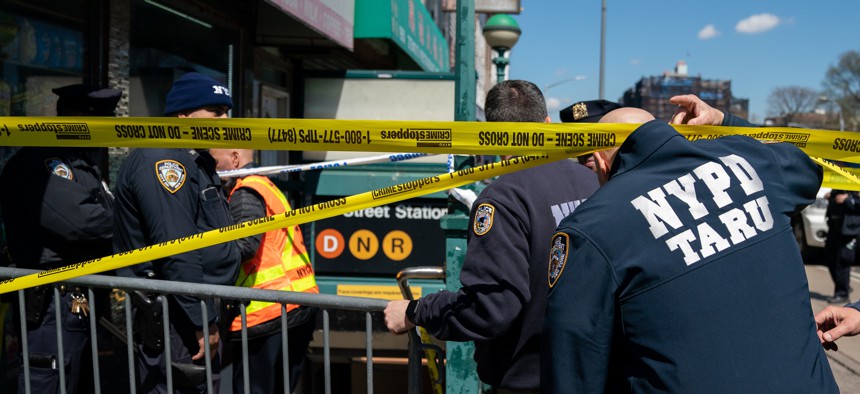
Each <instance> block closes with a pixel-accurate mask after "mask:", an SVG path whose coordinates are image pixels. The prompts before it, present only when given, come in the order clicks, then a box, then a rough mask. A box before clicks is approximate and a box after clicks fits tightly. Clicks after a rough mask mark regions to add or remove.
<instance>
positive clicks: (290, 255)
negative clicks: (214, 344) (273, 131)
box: [210, 149, 319, 393]
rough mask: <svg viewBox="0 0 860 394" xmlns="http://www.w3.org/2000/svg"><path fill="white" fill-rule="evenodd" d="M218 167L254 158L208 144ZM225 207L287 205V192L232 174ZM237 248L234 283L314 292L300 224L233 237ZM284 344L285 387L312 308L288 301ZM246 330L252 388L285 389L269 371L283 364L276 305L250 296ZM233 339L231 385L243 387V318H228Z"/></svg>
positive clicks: (258, 213)
mask: <svg viewBox="0 0 860 394" xmlns="http://www.w3.org/2000/svg"><path fill="white" fill-rule="evenodd" d="M210 152H211V153H212V157H214V158H215V160H216V161H217V162H218V165H217V169H218V171H227V170H238V169H250V168H254V167H256V166H257V165H256V164H255V163H254V151H253V150H251V149H211V150H210ZM226 186H227V187H226V189H227V190H228V191H229V196H230V197H229V200H230V213H231V214H232V215H233V220H234V221H235V222H236V223H241V222H245V221H248V220H252V219H258V218H261V217H266V216H272V215H277V214H280V213H284V212H286V211H289V210H290V209H291V208H290V204H289V202H287V197H286V196H284V194H283V193H282V192H281V190H280V189H278V187H277V186H275V184H274V183H272V181H271V180H269V178H268V177H265V176H261V175H247V176H242V177H232V178H229V179H228V181H227V185H226ZM237 244H238V245H239V250H240V251H241V254H242V268H241V270H240V271H239V278H238V279H237V280H236V286H244V287H252V288H255V289H269V290H281V291H297V292H305V293H314V294H317V293H319V287H317V282H316V279H315V277H314V269H313V267H312V266H311V260H310V257H308V251H307V248H306V247H305V244H304V240H303V238H302V230H301V229H300V228H299V226H297V225H295V226H290V227H287V228H282V229H278V230H272V231H269V232H266V233H263V234H258V235H254V236H251V237H246V238H240V239H238V240H237ZM286 309H287V326H288V329H287V349H288V357H287V360H288V362H289V368H290V375H289V381H290V390H289V392H293V391H295V389H296V385H297V384H298V381H299V376H301V371H302V365H303V364H304V360H305V355H306V354H307V351H308V344H309V343H310V342H311V339H313V333H314V329H315V327H316V313H317V308H313V307H307V306H301V305H295V304H287V305H286ZM245 312H246V317H247V320H246V321H247V330H248V373H249V379H248V385H249V387H250V389H251V392H252V393H279V392H284V387H283V383H284V379H283V376H281V375H280V374H274V373H272V371H281V370H282V369H283V354H282V349H283V347H282V343H281V319H280V318H281V305H280V304H277V303H270V302H260V301H251V303H250V304H248V305H247V307H246V308H245ZM229 330H230V334H231V335H230V339H231V340H233V346H232V350H233V352H232V354H233V360H232V361H233V391H234V392H236V393H240V392H243V390H244V383H245V380H244V374H243V371H242V344H241V343H239V342H238V340H239V339H241V336H240V335H239V334H240V332H241V330H242V318H241V316H237V317H236V318H235V319H233V321H232V323H231V324H230V328H229Z"/></svg>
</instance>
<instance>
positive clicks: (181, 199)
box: [114, 149, 240, 326]
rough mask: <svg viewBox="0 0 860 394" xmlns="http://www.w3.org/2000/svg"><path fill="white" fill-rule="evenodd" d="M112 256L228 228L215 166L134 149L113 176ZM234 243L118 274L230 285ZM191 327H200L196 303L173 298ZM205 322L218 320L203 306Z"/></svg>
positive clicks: (174, 152)
mask: <svg viewBox="0 0 860 394" xmlns="http://www.w3.org/2000/svg"><path fill="white" fill-rule="evenodd" d="M116 190H117V192H116V193H117V195H116V220H115V229H116V232H115V237H114V251H115V252H123V251H127V250H131V249H137V248H140V247H143V246H147V245H154V244H157V243H161V242H165V241H170V240H174V239H176V238H180V237H184V236H189V235H193V234H198V233H201V232H205V231H209V230H214V229H217V228H221V227H226V226H229V225H231V224H233V220H232V219H231V217H230V212H229V209H228V207H227V200H226V198H225V196H224V193H223V191H222V189H221V180H220V179H219V178H218V175H217V174H216V172H215V161H214V159H212V156H210V155H209V153H208V152H197V151H195V150H193V149H136V150H134V151H132V153H131V154H130V155H129V156H128V158H127V159H126V160H125V161H124V162H123V164H122V167H121V168H120V170H119V174H118V176H117V188H116ZM239 264H240V260H239V250H238V248H237V247H236V243H235V242H234V241H230V242H225V243H222V244H218V245H213V246H210V247H207V248H203V249H198V250H193V251H190V252H186V253H180V254H175V255H172V256H170V257H166V258H163V259H159V260H156V261H150V262H145V263H141V264H138V265H134V266H131V267H127V268H121V269H119V270H117V273H118V274H119V275H121V276H136V277H147V275H148V274H149V273H152V274H153V275H154V276H155V278H156V279H167V280H174V281H181V282H192V283H207V284H216V285H233V284H234V282H235V280H236V274H237V273H238V269H239ZM175 299H176V301H177V302H178V303H179V305H180V306H181V307H182V309H183V310H184V311H185V313H186V315H187V316H188V317H189V319H190V320H191V322H192V323H193V324H195V325H197V326H201V325H202V321H201V311H200V305H199V303H198V301H197V300H196V299H194V298H192V297H186V296H176V297H175ZM208 305H209V307H210V309H209V317H210V319H209V322H210V323H212V322H214V321H215V318H216V317H217V314H216V312H215V310H214V308H213V307H212V303H208Z"/></svg>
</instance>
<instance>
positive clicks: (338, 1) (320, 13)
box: [266, 0, 355, 50]
mask: <svg viewBox="0 0 860 394" xmlns="http://www.w3.org/2000/svg"><path fill="white" fill-rule="evenodd" d="M266 2H267V3H269V4H271V5H272V6H274V7H275V8H278V9H279V10H281V11H283V12H285V13H287V14H289V15H290V16H292V17H293V18H295V19H297V20H299V21H301V22H302V23H304V24H305V25H307V26H308V27H310V28H311V29H313V30H314V31H316V32H318V33H320V34H321V35H323V36H324V37H326V38H328V39H330V40H332V41H334V42H336V43H338V44H340V45H341V46H343V47H344V48H346V49H349V50H352V49H353V41H352V37H353V23H354V15H355V13H354V12H355V8H354V7H353V2H352V1H344V0H266Z"/></svg>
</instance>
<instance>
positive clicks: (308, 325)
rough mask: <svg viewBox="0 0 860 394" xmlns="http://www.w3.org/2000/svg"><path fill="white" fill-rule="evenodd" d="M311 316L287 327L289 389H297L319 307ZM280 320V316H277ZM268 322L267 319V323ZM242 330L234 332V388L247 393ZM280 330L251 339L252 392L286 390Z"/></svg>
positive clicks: (235, 391) (249, 374) (249, 353)
mask: <svg viewBox="0 0 860 394" xmlns="http://www.w3.org/2000/svg"><path fill="white" fill-rule="evenodd" d="M307 313H310V316H308V317H307V318H304V319H303V320H302V322H299V323H298V324H296V325H295V326H290V327H289V328H288V329H287V352H288V353H289V354H288V355H287V362H289V369H288V371H289V374H290V392H291V393H292V392H293V391H295V389H296V385H297V384H298V381H299V377H300V376H301V374H302V366H303V364H304V361H305V356H306V355H307V352H308V344H310V342H311V340H312V339H313V336H314V329H315V328H316V308H313V309H312V310H311V311H309V312H307ZM277 320H280V319H277ZM264 324H266V323H264ZM240 335H241V334H240V333H239V332H233V333H231V338H233V339H234V341H233V342H232V345H233V349H232V350H233V392H234V393H244V392H245V388H244V387H245V386H244V376H243V373H242V368H243V367H242V342H241V341H236V340H235V339H236V338H237V337H239V336H240ZM281 343H282V342H281V330H280V329H278V330H276V331H273V332H271V333H269V334H266V335H262V336H259V337H255V338H252V339H248V376H249V382H250V388H251V391H250V392H251V393H253V394H256V393H283V392H284V375H283V372H282V371H283V370H284V363H283V352H282V351H281V350H282V346H281Z"/></svg>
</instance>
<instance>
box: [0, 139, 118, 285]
mask: <svg viewBox="0 0 860 394" xmlns="http://www.w3.org/2000/svg"><path fill="white" fill-rule="evenodd" d="M0 183H2V185H3V189H2V191H0V203H2V206H3V220H4V222H5V225H6V234H7V238H8V245H9V252H10V254H11V255H12V259H13V262H14V263H15V264H16V266H18V267H19V268H31V269H47V268H52V267H58V266H63V265H67V264H72V263H77V262H80V261H85V260H90V259H94V258H97V257H103V256H108V255H110V254H111V237H112V235H113V209H112V202H111V197H110V194H109V193H108V191H107V189H106V188H105V186H104V184H103V183H102V178H101V173H100V172H99V170H98V169H97V168H96V167H95V166H94V165H92V163H90V161H89V160H88V159H87V156H86V153H85V152H84V151H83V150H81V149H73V148H21V150H19V151H18V152H17V153H16V154H15V155H14V156H13V157H12V158H11V159H10V160H9V162H8V163H6V166H5V167H4V168H3V175H2V178H0Z"/></svg>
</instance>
